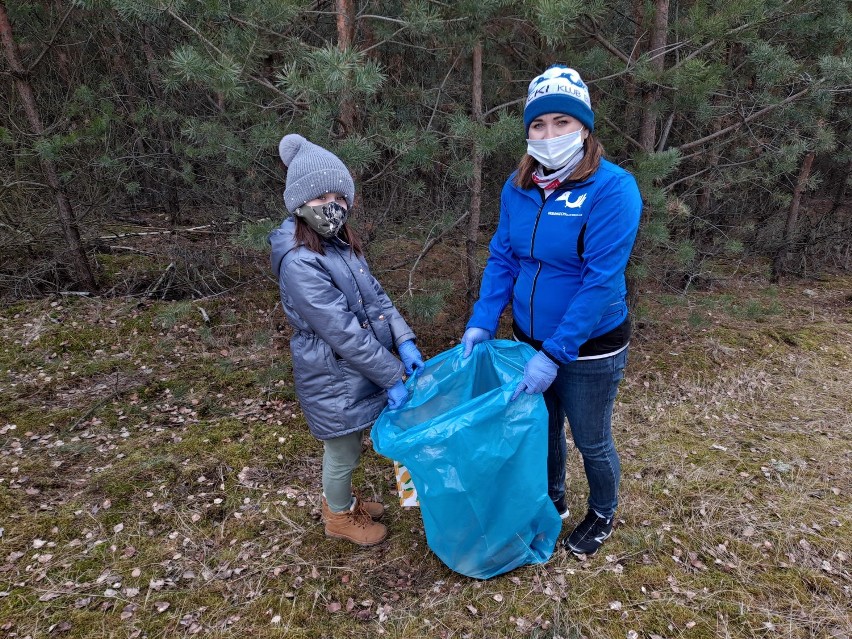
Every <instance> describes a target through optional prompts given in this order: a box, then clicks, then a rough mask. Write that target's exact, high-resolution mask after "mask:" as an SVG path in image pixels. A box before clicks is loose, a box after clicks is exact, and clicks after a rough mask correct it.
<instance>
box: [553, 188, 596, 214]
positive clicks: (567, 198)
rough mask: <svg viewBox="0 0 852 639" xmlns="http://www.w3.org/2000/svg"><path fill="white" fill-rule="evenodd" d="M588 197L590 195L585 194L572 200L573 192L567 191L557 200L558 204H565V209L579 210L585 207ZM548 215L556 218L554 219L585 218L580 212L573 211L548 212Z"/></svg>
mask: <svg viewBox="0 0 852 639" xmlns="http://www.w3.org/2000/svg"><path fill="white" fill-rule="evenodd" d="M587 195H588V193H583V195H581V196H580V197H577V198H574V199H573V200H572V199H571V191H565V193H563V194H562V195H560V196H559V197H558V198H556V201H557V202H565V208H566V209H579V208H580V207H581V206H583V202H585V201H586V196H587ZM547 214H548V215H550V216H554V217H583V214H582V213H580V212H579V211H571V210H565V211H548V212H547Z"/></svg>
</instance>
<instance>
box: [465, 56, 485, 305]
mask: <svg viewBox="0 0 852 639" xmlns="http://www.w3.org/2000/svg"><path fill="white" fill-rule="evenodd" d="M472 71H473V83H472V86H471V106H472V109H471V111H472V113H471V116H472V117H473V120H474V121H475V122H476V123H477V124H479V123H481V122H482V42H477V43H476V44H474V45H473V69H472ZM481 207H482V151H480V150H478V149H477V145H476V142H474V144H473V179H472V183H471V185H470V219H469V220H468V226H467V246H466V253H467V311H468V315H470V313H471V312H472V311H473V303H474V301H475V300H476V294H477V293H478V291H479V266H478V265H477V263H476V242H477V239H478V238H479V216H480V209H481Z"/></svg>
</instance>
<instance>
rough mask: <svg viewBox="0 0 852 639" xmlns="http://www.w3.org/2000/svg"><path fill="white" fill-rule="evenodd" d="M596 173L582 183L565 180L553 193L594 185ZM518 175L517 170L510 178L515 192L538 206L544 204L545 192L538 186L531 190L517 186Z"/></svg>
mask: <svg viewBox="0 0 852 639" xmlns="http://www.w3.org/2000/svg"><path fill="white" fill-rule="evenodd" d="M596 173H597V171H595V172H594V173H592V175H591V176H589V177H588V178H586V179H585V180H583V181H581V182H577V181H571V180H565V181H564V182H563V183H562V184H560V185H559V186H558V187H556V189H554V191H553V193H560V192H562V191H570V190H571V189H579V188H583V187H586V186H589V185H590V184H594V182H595V174H596ZM517 175H518V171H517V170H515V171H514V172H513V173H512V175H510V176H509V184H511V186H512V188H513V189H514V190H515V191H517V192H518V193H521V194H522V195H525V196H526V197H528V198H530V199H531V200H532V201H534V202H535V203H536V204H541V203H542V195H544V191H543V190H542V189H541V188H539V187H537V186H534V187H532V188H529V189H523V188H521V187H520V186H518V185H517V184H515V176H517ZM551 195H552V193H551Z"/></svg>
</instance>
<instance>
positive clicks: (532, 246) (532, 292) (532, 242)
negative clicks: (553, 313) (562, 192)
mask: <svg viewBox="0 0 852 639" xmlns="http://www.w3.org/2000/svg"><path fill="white" fill-rule="evenodd" d="M543 195H544V193H542V196H543ZM545 202H547V198H545V197H543V198H542V201H541V205H540V206H539V207H538V213H537V214H536V216H535V225H534V226H533V231H532V237H531V238H530V259H533V260H535V259H536V257H535V255H533V251H534V249H535V236H536V232H537V231H538V221H539V220H540V219H541V212H542V211H543V210H544V204H545ZM536 261H538V260H536ZM539 273H541V262H538V268H537V269H536V271H535V276H534V277H533V282H532V286H531V287H530V339H535V328H534V327H535V321H534V319H535V318H534V317H533V316H534V311H533V298H534V297H535V287H536V284H537V283H538V274H539Z"/></svg>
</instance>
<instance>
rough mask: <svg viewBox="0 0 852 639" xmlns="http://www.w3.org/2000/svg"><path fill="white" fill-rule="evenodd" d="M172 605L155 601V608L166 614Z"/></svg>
mask: <svg viewBox="0 0 852 639" xmlns="http://www.w3.org/2000/svg"><path fill="white" fill-rule="evenodd" d="M170 605H171V604H170V603H169V602H168V601H155V602H154V608H156V609H157V612H165V611H166V610H168V609H169V606H170Z"/></svg>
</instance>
